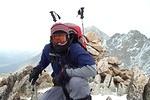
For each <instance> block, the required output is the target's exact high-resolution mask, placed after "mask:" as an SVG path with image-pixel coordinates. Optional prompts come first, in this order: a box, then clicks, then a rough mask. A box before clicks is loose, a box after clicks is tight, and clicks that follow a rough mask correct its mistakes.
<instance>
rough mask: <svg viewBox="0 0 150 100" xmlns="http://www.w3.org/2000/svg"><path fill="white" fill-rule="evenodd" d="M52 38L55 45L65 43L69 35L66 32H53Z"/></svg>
mask: <svg viewBox="0 0 150 100" xmlns="http://www.w3.org/2000/svg"><path fill="white" fill-rule="evenodd" d="M51 39H52V43H53V44H55V45H65V44H66V43H67V37H66V34H65V33H61V34H53V35H52V36H51Z"/></svg>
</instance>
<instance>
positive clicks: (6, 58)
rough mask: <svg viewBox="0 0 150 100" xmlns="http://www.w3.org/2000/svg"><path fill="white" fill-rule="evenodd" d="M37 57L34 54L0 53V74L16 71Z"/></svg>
mask: <svg viewBox="0 0 150 100" xmlns="http://www.w3.org/2000/svg"><path fill="white" fill-rule="evenodd" d="M35 55H37V54H36V53H34V52H32V51H31V52H30V51H29V52H18V51H7V52H6V51H0V69H1V70H0V73H10V72H14V71H16V70H17V69H18V68H20V66H21V65H22V64H24V63H25V62H27V61H28V60H29V59H31V58H33V57H34V56H35Z"/></svg>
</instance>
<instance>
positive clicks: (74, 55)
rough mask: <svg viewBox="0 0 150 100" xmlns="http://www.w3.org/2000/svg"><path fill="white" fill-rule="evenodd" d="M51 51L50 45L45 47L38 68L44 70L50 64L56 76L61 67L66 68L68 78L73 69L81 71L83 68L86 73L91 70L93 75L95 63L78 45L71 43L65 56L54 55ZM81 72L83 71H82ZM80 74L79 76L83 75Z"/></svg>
mask: <svg viewBox="0 0 150 100" xmlns="http://www.w3.org/2000/svg"><path fill="white" fill-rule="evenodd" d="M52 51H53V50H52V47H51V44H47V45H45V47H44V49H43V52H42V56H41V60H40V62H39V65H38V67H40V68H42V69H45V68H46V67H47V66H48V65H49V64H50V63H51V64H52V69H53V74H54V75H57V74H58V73H59V72H60V71H61V69H62V67H66V66H67V68H68V70H67V73H69V74H70V76H72V75H71V74H72V73H73V72H72V70H73V69H82V68H83V67H84V69H85V71H86V70H89V69H90V68H92V72H93V73H94V75H95V73H96V70H95V61H94V59H93V57H92V56H91V55H90V54H89V53H88V52H87V51H86V50H85V49H84V48H83V47H81V45H80V44H79V43H72V44H71V45H70V48H69V51H68V53H67V54H66V55H59V54H55V53H53V52H52ZM85 67H87V68H85ZM93 68H94V70H93ZM90 70H91V69H90ZM70 71H71V72H70ZM82 72H84V71H83V70H82ZM82 72H81V74H83V73H82ZM76 74H79V73H76ZM88 76H91V75H88Z"/></svg>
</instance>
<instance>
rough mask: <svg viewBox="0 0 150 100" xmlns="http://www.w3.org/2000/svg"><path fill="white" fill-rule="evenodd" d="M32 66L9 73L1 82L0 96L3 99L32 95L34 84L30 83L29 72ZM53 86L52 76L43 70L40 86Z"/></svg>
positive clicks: (12, 99)
mask: <svg viewBox="0 0 150 100" xmlns="http://www.w3.org/2000/svg"><path fill="white" fill-rule="evenodd" d="M32 68H33V67H32V66H27V67H26V68H25V69H24V70H22V71H21V72H17V73H14V74H11V75H9V76H8V77H7V78H3V79H2V80H1V82H0V91H1V92H0V98H1V100H20V99H21V98H23V97H30V96H31V92H32V86H31V84H30V83H29V81H28V80H29V73H30V72H31V70H32ZM48 86H52V82H51V77H50V76H49V74H47V73H45V72H43V74H42V75H41V76H40V78H39V80H38V81H37V87H38V88H46V87H48Z"/></svg>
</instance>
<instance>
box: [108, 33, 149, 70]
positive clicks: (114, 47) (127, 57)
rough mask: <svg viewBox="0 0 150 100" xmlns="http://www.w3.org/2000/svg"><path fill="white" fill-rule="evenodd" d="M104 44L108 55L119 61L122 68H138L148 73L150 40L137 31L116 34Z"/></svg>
mask: <svg viewBox="0 0 150 100" xmlns="http://www.w3.org/2000/svg"><path fill="white" fill-rule="evenodd" d="M106 44H107V49H108V50H109V54H110V55H112V56H117V57H118V58H119V59H121V60H122V62H123V64H124V66H128V67H131V66H139V67H141V69H144V70H145V71H146V72H148V73H150V39H148V38H147V37H146V36H145V35H143V34H141V33H140V32H139V31H137V30H131V31H130V32H128V33H127V34H119V33H116V34H115V35H113V36H112V37H111V38H110V39H109V40H107V42H106Z"/></svg>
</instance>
